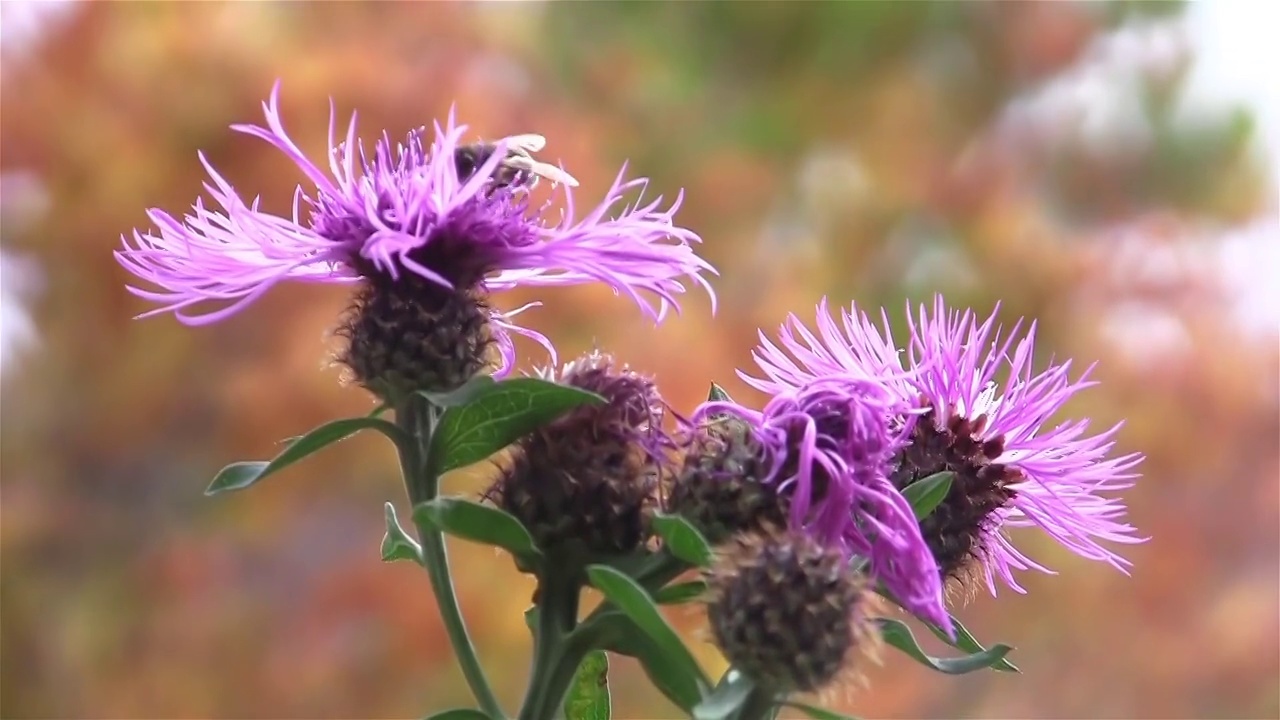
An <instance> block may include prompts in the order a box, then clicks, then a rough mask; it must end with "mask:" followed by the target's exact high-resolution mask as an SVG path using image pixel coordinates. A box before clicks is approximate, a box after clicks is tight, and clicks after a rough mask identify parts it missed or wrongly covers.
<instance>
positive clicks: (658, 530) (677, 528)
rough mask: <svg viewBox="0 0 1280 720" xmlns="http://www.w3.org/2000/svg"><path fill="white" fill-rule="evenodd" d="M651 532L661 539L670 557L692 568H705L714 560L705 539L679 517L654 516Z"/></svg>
mask: <svg viewBox="0 0 1280 720" xmlns="http://www.w3.org/2000/svg"><path fill="white" fill-rule="evenodd" d="M653 532H654V533H655V534H656V535H657V536H658V537H660V538H662V541H663V543H665V545H666V548H667V550H669V551H670V552H671V554H672V555H675V556H676V557H678V558H680V559H681V560H683V561H685V562H687V563H689V564H690V565H693V566H694V567H707V566H708V565H710V564H711V561H712V560H713V559H714V555H713V554H712V552H711V545H710V544H709V543H708V542H707V540H706V538H704V537H702V533H700V532H698V529H697V528H695V527H694V526H693V524H692V523H690V522H689V521H688V520H685V519H684V518H682V517H680V516H679V515H664V514H662V513H657V514H655V515H654V518H653Z"/></svg>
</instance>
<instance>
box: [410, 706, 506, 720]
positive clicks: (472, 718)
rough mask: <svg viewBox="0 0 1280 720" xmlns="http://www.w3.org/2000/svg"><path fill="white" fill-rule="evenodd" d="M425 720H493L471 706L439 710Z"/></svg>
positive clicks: (424, 719)
mask: <svg viewBox="0 0 1280 720" xmlns="http://www.w3.org/2000/svg"><path fill="white" fill-rule="evenodd" d="M423 720H493V719H492V718H490V717H489V716H488V715H485V714H484V713H482V712H480V711H479V710H472V709H471V708H454V709H452V710H445V711H444V712H438V713H436V714H435V715H428V716H426V717H425V718H423Z"/></svg>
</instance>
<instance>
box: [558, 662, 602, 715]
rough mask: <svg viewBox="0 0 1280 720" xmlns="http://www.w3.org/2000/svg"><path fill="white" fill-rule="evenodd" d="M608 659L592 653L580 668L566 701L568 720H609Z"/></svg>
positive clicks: (565, 709) (565, 710)
mask: <svg viewBox="0 0 1280 720" xmlns="http://www.w3.org/2000/svg"><path fill="white" fill-rule="evenodd" d="M611 712H612V708H611V707H610V704H609V658H608V657H607V656H606V655H605V653H604V651H603V650H593V651H591V653H589V654H588V655H587V656H586V657H585V658H583V659H582V664H581V665H579V666H578V672H577V673H576V674H575V675H574V676H573V684H572V685H570V686H569V694H568V696H567V697H565V700H564V714H565V718H566V720H609V715H610V713H611Z"/></svg>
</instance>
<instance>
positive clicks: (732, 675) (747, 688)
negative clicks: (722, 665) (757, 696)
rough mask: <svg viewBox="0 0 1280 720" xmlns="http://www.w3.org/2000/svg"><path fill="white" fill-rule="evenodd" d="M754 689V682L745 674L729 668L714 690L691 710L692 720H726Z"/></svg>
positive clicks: (736, 710)
mask: <svg viewBox="0 0 1280 720" xmlns="http://www.w3.org/2000/svg"><path fill="white" fill-rule="evenodd" d="M755 687H756V684H755V682H754V681H752V680H751V678H749V677H747V675H746V674H745V673H743V672H741V671H739V670H735V669H734V668H729V670H728V672H726V673H725V674H724V677H723V678H721V680H720V683H719V684H718V685H716V687H715V689H713V690H712V691H711V693H710V694H709V695H707V696H706V697H705V698H703V699H702V702H700V703H698V704H697V705H696V706H695V707H694V708H693V718H694V720H728V719H729V718H731V717H733V716H734V715H735V714H736V713H737V712H738V709H739V708H741V707H742V703H743V702H745V701H746V699H747V696H748V695H750V694H751V691H752V690H754V689H755Z"/></svg>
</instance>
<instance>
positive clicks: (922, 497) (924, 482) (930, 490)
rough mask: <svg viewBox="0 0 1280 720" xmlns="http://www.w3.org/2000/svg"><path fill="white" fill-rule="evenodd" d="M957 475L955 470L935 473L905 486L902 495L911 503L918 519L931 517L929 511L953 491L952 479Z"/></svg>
mask: <svg viewBox="0 0 1280 720" xmlns="http://www.w3.org/2000/svg"><path fill="white" fill-rule="evenodd" d="M955 476H956V474H955V473H953V472H945V471H944V472H940V473H934V474H933V475H930V476H929V477H927V478H921V479H919V480H917V481H915V482H913V483H911V484H910V485H908V486H906V487H905V488H903V490H902V495H903V497H905V498H906V499H907V502H909V503H911V509H912V510H913V511H914V512H915V514H916V519H917V520H924V519H925V518H927V517H929V513H932V512H933V511H934V509H935V508H937V507H938V506H939V505H941V504H942V501H943V500H945V499H946V498H947V493H949V492H951V481H952V480H954V479H955Z"/></svg>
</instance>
